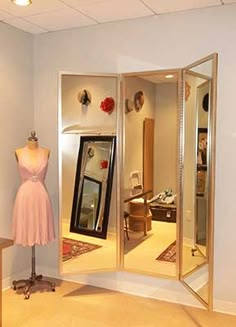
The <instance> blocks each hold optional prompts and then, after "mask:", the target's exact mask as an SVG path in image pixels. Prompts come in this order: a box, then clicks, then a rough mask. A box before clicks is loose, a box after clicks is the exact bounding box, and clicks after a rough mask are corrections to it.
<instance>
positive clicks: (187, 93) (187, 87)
mask: <svg viewBox="0 0 236 327" xmlns="http://www.w3.org/2000/svg"><path fill="white" fill-rule="evenodd" d="M190 89H191V86H190V85H189V83H188V82H185V101H187V100H188V98H189V96H190Z"/></svg>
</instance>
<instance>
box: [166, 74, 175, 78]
mask: <svg viewBox="0 0 236 327" xmlns="http://www.w3.org/2000/svg"><path fill="white" fill-rule="evenodd" d="M165 78H174V75H172V74H168V75H166V76H165Z"/></svg>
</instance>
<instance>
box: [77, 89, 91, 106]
mask: <svg viewBox="0 0 236 327" xmlns="http://www.w3.org/2000/svg"><path fill="white" fill-rule="evenodd" d="M78 100H79V102H80V103H82V105H84V106H88V105H89V104H90V103H91V94H90V92H89V91H88V90H85V89H84V90H82V91H80V92H79V94H78Z"/></svg>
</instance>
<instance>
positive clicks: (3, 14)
mask: <svg viewBox="0 0 236 327" xmlns="http://www.w3.org/2000/svg"><path fill="white" fill-rule="evenodd" d="M12 17H13V16H12V15H9V14H8V13H6V12H5V11H2V10H0V20H5V19H8V18H12Z"/></svg>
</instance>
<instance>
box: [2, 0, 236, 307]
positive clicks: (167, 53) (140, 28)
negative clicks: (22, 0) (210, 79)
mask: <svg viewBox="0 0 236 327" xmlns="http://www.w3.org/2000/svg"><path fill="white" fill-rule="evenodd" d="M235 14H236V6H235V5H229V6H221V7H214V8H208V9H204V10H193V11H189V12H181V13H175V14H169V15H160V16H158V17H151V18H145V19H139V20H133V21H127V22H120V23H115V24H105V25H99V26H92V27H89V28H82V29H80V30H72V31H64V32H56V33H49V34H45V35H39V36H37V37H36V39H35V84H34V86H35V94H34V95H35V128H36V129H37V131H38V132H39V136H40V140H41V142H42V143H45V144H47V146H48V147H50V148H51V150H52V154H51V164H50V169H49V172H48V185H49V187H48V188H49V192H50V195H51V197H52V200H53V205H54V212H55V214H56V217H57V213H58V169H57V167H58V158H57V73H58V71H59V70H71V71H75V72H124V71H140V70H151V69H155V68H156V69H157V68H159V67H162V68H173V67H176V68H177V67H181V66H184V65H187V64H189V63H191V62H193V61H195V60H197V59H199V58H201V57H204V56H206V55H208V54H210V53H213V52H218V53H219V74H218V77H219V79H218V86H219V87H218V123H217V167H216V168H217V169H216V205H215V208H216V215H215V269H214V296H215V298H216V299H219V300H221V301H231V302H234V303H236V283H235V276H236V256H235V255H234V252H233V251H234V248H235V230H236V201H235V185H236V174H235V167H236V152H235V149H236V124H235V121H236V110H235V85H236V65H235V58H236V45H235V29H236V20H235ZM206 31H207V37H206ZM124 35H125V37H124ZM134 128H135V126H134ZM8 185H9V181H8ZM56 226H57V224H56ZM40 263H41V265H45V266H46V267H49V268H52V269H54V270H57V268H58V247H57V244H54V245H53V246H49V247H47V249H42V251H41V256H40ZM96 278H97V279H96V283H98V284H99V285H102V284H103V283H102V280H104V284H106V285H107V286H110V287H114V288H115V287H119V289H125V290H126V291H130V292H139V293H140V294H144V295H145V294H147V289H148V290H149V291H148V293H149V295H150V294H151V295H152V296H154V297H161V295H162V294H163V292H164V291H165V290H166V291H168V290H170V291H173V292H175V290H176V288H178V292H179V293H180V294H186V293H184V292H183V291H182V289H180V287H179V286H177V284H176V283H175V282H172V281H163V280H153V279H151V278H148V277H144V276H140V277H135V276H134V275H128V274H124V273H114V274H108V275H104V276H103V275H100V276H98V277H96ZM81 279H82V277H81ZM84 279H87V280H89V277H86V276H85V277H84ZM121 284H122V286H121ZM137 286H138V287H137ZM179 293H178V294H179ZM177 298H178V300H179V301H180V299H181V297H180V296H177Z"/></svg>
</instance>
